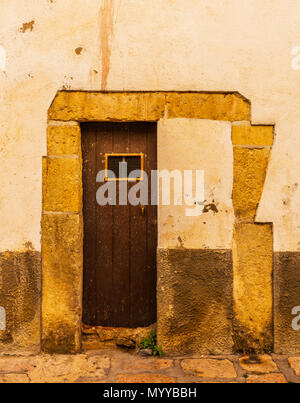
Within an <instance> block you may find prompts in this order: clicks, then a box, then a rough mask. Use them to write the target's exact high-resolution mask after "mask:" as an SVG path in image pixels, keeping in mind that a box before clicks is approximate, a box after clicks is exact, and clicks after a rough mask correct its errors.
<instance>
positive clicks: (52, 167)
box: [43, 158, 82, 213]
mask: <svg viewBox="0 0 300 403" xmlns="http://www.w3.org/2000/svg"><path fill="white" fill-rule="evenodd" d="M81 178H82V173H81V160H80V159H79V158H43V206H44V211H53V212H75V213H78V212H79V211H81V209H82V179H81Z"/></svg>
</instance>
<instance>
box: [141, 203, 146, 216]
mask: <svg viewBox="0 0 300 403" xmlns="http://www.w3.org/2000/svg"><path fill="white" fill-rule="evenodd" d="M140 207H141V214H142V217H144V216H145V206H143V205H142V204H141V205H140Z"/></svg>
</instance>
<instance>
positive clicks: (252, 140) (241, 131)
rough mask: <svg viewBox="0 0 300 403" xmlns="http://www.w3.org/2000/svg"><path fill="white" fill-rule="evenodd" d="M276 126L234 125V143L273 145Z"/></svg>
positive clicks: (237, 144)
mask: <svg viewBox="0 0 300 403" xmlns="http://www.w3.org/2000/svg"><path fill="white" fill-rule="evenodd" d="M273 140H274V126H250V125H248V126H245V125H242V126H233V127H232V144H233V145H236V146H272V145H273Z"/></svg>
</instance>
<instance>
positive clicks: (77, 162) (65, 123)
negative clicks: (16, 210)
mask: <svg viewBox="0 0 300 403" xmlns="http://www.w3.org/2000/svg"><path fill="white" fill-rule="evenodd" d="M250 109H251V108H250V102H249V101H248V100H247V99H245V98H244V97H242V96H241V95H240V94H238V93H236V92H232V93H211V92H165V91H162V92H137V91H135V92H90V91H59V92H58V93H57V94H56V96H55V98H54V100H53V102H52V104H51V106H50V109H49V110H48V128H47V156H46V157H44V158H43V214H42V350H43V351H45V352H50V353H77V352H79V351H80V349H81V311H82V273H83V217H82V156H81V130H80V123H82V122H107V121H109V122H138V121H145V122H157V121H159V120H161V119H174V118H191V119H209V120H219V121H230V122H239V123H238V124H239V125H241V124H243V123H241V122H244V123H245V122H246V123H245V124H246V125H248V126H249V125H250V121H251V112H250ZM247 122H248V123H247ZM253 220H254V218H253ZM159 320H160V318H159V317H158V321H159Z"/></svg>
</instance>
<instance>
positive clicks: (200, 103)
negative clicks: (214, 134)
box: [167, 93, 250, 121]
mask: <svg viewBox="0 0 300 403" xmlns="http://www.w3.org/2000/svg"><path fill="white" fill-rule="evenodd" d="M167 116H168V118H190V119H210V120H225V121H242V120H250V103H249V102H248V101H247V100H246V99H244V98H243V97H241V96H239V95H238V94H213V93H169V94H168V95H167Z"/></svg>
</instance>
